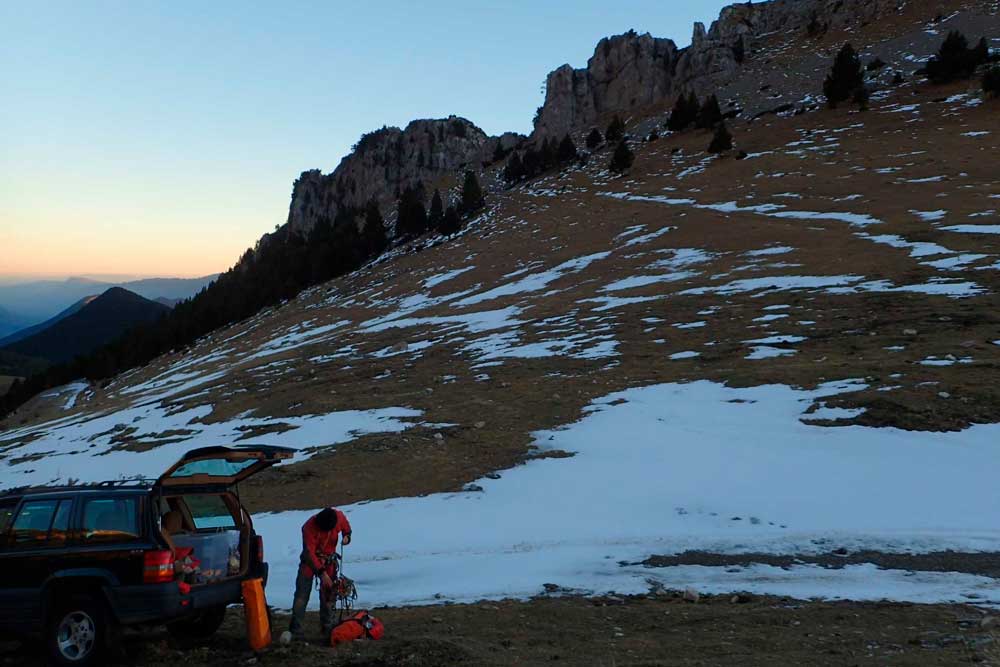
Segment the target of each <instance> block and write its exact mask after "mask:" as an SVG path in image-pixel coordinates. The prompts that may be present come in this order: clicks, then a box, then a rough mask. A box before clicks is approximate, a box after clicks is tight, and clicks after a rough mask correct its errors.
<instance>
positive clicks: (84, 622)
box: [56, 611, 97, 660]
mask: <svg viewBox="0 0 1000 667" xmlns="http://www.w3.org/2000/svg"><path fill="white" fill-rule="evenodd" d="M96 638H97V626H96V624H95V623H94V619H93V618H91V617H90V615H89V614H87V613H86V612H83V611H73V612H70V613H68V614H66V615H65V616H64V617H63V619H62V622H60V623H59V629H58V631H57V633H56V644H57V645H58V647H59V653H60V654H61V655H62V656H63V657H64V658H66V659H67V660H82V659H83V658H85V657H87V656H88V655H89V654H90V652H91V651H92V650H93V648H94V641H95V640H96Z"/></svg>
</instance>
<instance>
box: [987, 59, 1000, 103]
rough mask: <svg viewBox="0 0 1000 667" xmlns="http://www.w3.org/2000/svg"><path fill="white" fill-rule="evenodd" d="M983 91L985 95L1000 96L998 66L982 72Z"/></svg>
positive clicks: (999, 70) (999, 71)
mask: <svg viewBox="0 0 1000 667" xmlns="http://www.w3.org/2000/svg"><path fill="white" fill-rule="evenodd" d="M983 92H984V93H986V96H987V97H992V98H994V99H996V98H1000V67H991V68H990V69H988V70H986V72H984V73H983Z"/></svg>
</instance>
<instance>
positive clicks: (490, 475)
mask: <svg viewBox="0 0 1000 667" xmlns="http://www.w3.org/2000/svg"><path fill="white" fill-rule="evenodd" d="M483 476H484V477H486V479H500V473H496V472H488V473H486V474H485V475H483Z"/></svg>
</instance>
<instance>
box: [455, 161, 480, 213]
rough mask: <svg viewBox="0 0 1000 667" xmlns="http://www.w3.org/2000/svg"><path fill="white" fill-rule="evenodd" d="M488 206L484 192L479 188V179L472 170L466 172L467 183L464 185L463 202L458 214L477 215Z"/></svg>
mask: <svg viewBox="0 0 1000 667" xmlns="http://www.w3.org/2000/svg"><path fill="white" fill-rule="evenodd" d="M485 205H486V202H485V200H484V199H483V190H482V188H480V187H479V179H478V178H476V174H475V173H474V172H473V171H472V170H467V171H466V172H465V182H464V183H462V200H461V202H460V203H459V206H458V208H459V210H458V212H459V213H460V214H461V215H462V216H467V215H471V214H473V213H475V212H476V211H478V210H479V209H481V208H482V207H483V206H485Z"/></svg>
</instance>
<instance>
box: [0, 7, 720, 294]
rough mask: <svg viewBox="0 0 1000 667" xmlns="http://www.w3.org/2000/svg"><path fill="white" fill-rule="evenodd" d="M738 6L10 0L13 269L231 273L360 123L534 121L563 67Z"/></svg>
mask: <svg viewBox="0 0 1000 667" xmlns="http://www.w3.org/2000/svg"><path fill="white" fill-rule="evenodd" d="M724 4H727V3H723V2H715V1H695V2H673V1H671V0H655V1H653V0H642V1H640V0H635V1H630V0H601V1H596V0H576V1H574V2H537V1H535V2H526V1H520V0H517V1H513V2H505V3H479V2H473V1H469V0H466V1H465V2H457V1H452V0H446V1H441V2H429V3H410V2H377V3H365V6H361V3H347V2H340V3H336V2H325V3H318V2H317V3H304V2H288V3H278V2H274V3H267V4H264V3H252V2H239V3H237V2H209V3H204V2H198V3H195V2H160V3H153V2H141V1H135V2H52V3H45V4H44V5H43V4H41V3H29V2H20V3H18V2H13V1H11V2H4V3H2V4H0V89H2V90H3V102H2V104H0V279H2V278H10V277H11V276H16V277H26V276H63V275H92V274H103V275H107V274H121V275H129V276H149V275H163V276H165V275H181V276H191V275H202V274H207V273H214V272H216V271H220V270H224V269H225V268H227V267H228V266H230V265H231V264H232V263H233V262H234V261H235V260H236V258H237V256H238V255H239V254H240V253H241V252H242V251H243V250H244V249H245V248H247V247H248V246H251V245H252V244H253V243H254V241H255V240H256V239H257V238H258V237H259V236H260V235H261V234H262V233H264V232H266V231H269V230H271V229H272V228H273V227H274V226H275V224H279V223H283V222H284V219H285V216H286V214H287V207H288V197H289V194H290V192H291V184H292V180H293V179H294V178H295V177H296V176H297V175H298V174H299V173H300V172H301V171H303V170H305V169H310V168H315V167H318V168H321V169H322V170H323V171H325V172H327V171H330V170H332V169H333V168H334V167H335V166H336V165H337V163H338V162H339V161H340V158H341V157H342V156H343V155H344V154H345V153H346V152H347V151H349V150H350V146H351V145H352V144H353V143H354V142H355V141H356V140H357V138H358V137H359V136H360V135H361V133H363V132H366V131H368V130H371V129H374V128H377V127H381V126H382V125H384V124H387V125H399V126H402V125H405V124H406V123H407V122H408V121H409V120H411V119H413V118H427V117H440V116H447V115H448V114H458V115H461V116H465V117H467V118H469V119H470V120H471V121H473V122H474V123H476V124H478V125H479V126H480V127H482V128H483V129H484V130H486V131H487V132H488V133H490V134H496V133H500V132H503V131H505V130H516V131H520V132H527V131H529V130H530V125H531V118H532V115H533V113H534V110H535V107H537V106H538V105H539V104H540V103H541V101H542V96H543V83H544V80H545V76H546V74H547V73H548V72H549V71H550V70H552V69H554V68H556V67H558V66H559V65H561V64H563V63H565V62H568V63H570V64H572V65H573V66H574V67H581V66H583V65H584V64H585V63H586V60H587V58H589V57H590V55H591V54H592V53H593V49H594V45H595V44H596V43H597V41H598V40H599V39H600V38H601V37H603V36H606V35H611V34H616V33H621V32H624V31H626V30H628V29H630V28H635V29H636V30H638V31H640V32H646V31H648V32H651V33H653V34H654V35H656V36H661V37H671V38H673V39H674V40H675V41H677V42H678V44H679V45H682V46H683V45H686V44H687V43H688V42H689V41H690V36H691V29H692V23H693V22H694V21H695V20H700V21H705V22H706V24H707V23H708V22H709V21H711V20H713V19H714V18H716V17H717V15H718V12H719V9H720V8H721V7H722V6H723V5H724Z"/></svg>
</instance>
